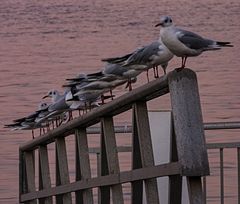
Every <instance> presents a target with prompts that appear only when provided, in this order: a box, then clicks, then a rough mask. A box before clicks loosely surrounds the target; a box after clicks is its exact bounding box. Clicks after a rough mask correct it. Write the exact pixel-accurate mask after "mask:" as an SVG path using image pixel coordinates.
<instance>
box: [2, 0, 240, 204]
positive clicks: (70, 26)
mask: <svg viewBox="0 0 240 204" xmlns="http://www.w3.org/2000/svg"><path fill="white" fill-rule="evenodd" d="M239 11H240V3H239V1H238V0H229V1H223V0H210V1H206V0H204V1H198V2H196V1H189V0H185V1H182V2H179V1H176V0H174V1H157V0H152V1H146V0H139V1H132V0H128V1H127V0H124V1H122V0H121V1H120V0H114V1H113V0H112V1H111V0H108V1H100V0H98V1H87V0H83V1H70V0H59V1H50V0H43V1H27V0H3V1H1V4H0V42H1V48H0V70H1V74H0V82H1V83H0V103H1V110H0V114H1V117H0V124H1V126H0V135H1V139H0V141H1V142H0V170H1V174H0V203H8V204H15V203H17V200H18V147H19V145H20V144H22V143H24V142H26V141H28V140H30V139H31V133H30V132H28V131H19V132H11V131H9V130H7V129H4V128H3V124H6V123H10V122H11V121H12V120H13V119H16V118H19V117H22V116H25V115H27V114H29V113H31V112H32V111H34V110H35V109H36V107H37V104H38V103H39V102H40V101H41V96H43V95H44V94H45V93H46V92H47V91H48V90H49V89H52V88H56V89H59V90H61V91H63V90H62V88H61V86H62V84H63V83H64V80H65V78H67V77H73V76H75V75H76V74H79V73H81V72H85V73H91V72H95V71H98V70H100V69H101V68H102V67H103V66H104V63H102V62H101V61H100V59H101V58H105V57H113V56H119V55H122V54H126V53H128V52H130V51H132V50H134V49H135V48H137V47H139V46H142V45H146V44H148V43H149V42H152V41H154V40H156V39H158V36H159V30H158V28H155V27H154V25H155V24H156V23H158V21H159V18H160V15H166V14H167V15H171V16H172V18H173V20H174V21H175V23H176V25H178V26H181V27H183V28H185V29H188V30H191V31H194V32H197V33H199V34H201V35H202V36H205V37H208V38H212V39H216V40H222V41H231V42H232V44H233V45H234V47H233V48H229V49H223V50H220V51H216V52H208V53H204V54H202V55H201V56H199V57H196V58H189V59H188V62H187V66H188V67H190V68H192V69H193V70H194V71H196V72H197V76H198V83H199V88H200V96H201V102H202V110H203V117H204V121H206V122H207V121H211V122H212V121H239V118H240V117H239V115H240V103H239V100H240V95H239V77H240V68H239V59H240V52H239V47H240V32H239V31H240V21H239V19H240V12H239ZM180 61H181V60H180V59H179V58H174V59H173V60H172V61H171V62H170V64H169V67H168V69H167V71H170V70H173V69H174V68H175V67H178V66H179V64H180ZM144 83H146V76H145V74H142V75H141V76H140V77H139V80H138V82H137V83H136V84H135V85H134V86H135V87H137V86H140V85H142V84H144ZM125 91H126V90H124V88H123V87H121V88H118V89H117V90H116V91H115V93H116V95H121V94H122V93H124V92H125ZM168 101H169V100H168V98H167V97H166V98H163V99H162V102H161V103H157V102H151V103H150V105H149V106H150V108H151V109H168V108H169V104H168V103H167V102H168ZM117 122H121V123H127V122H128V121H125V117H122V118H118V119H117ZM227 135H228V136H227V137H226V134H225V132H224V131H219V132H217V133H212V132H211V133H210V132H209V133H208V134H207V141H208V142H226V141H239V140H240V135H239V134H238V133H237V131H228V132H227ZM126 140H127V139H126ZM95 142H96V141H95ZM123 143H126V144H127V143H128V142H127V141H125V140H122V141H119V144H123ZM234 154H235V153H231V152H230V153H228V154H227V156H228V157H229V158H230V160H229V161H231V159H232V158H233V157H234ZM214 162H217V161H213V163H214ZM126 165H127V164H126ZM227 165H228V164H227ZM229 165H230V166H231V165H232V164H229ZM229 165H228V166H229ZM230 175H231V173H230ZM232 178H233V177H232ZM231 181H232V180H231ZM209 182H213V185H214V186H218V185H219V184H218V183H217V180H216V179H215V180H214V181H209ZM233 183H234V181H233V182H229V184H228V187H227V189H229V190H227V191H232V192H233V189H234V187H233V185H234V184H233ZM209 191H211V192H212V191H214V188H212V189H211V190H210V189H209ZM212 200H214V199H212ZM227 201H229V202H231V200H230V199H229V200H227ZM212 203H215V202H212Z"/></svg>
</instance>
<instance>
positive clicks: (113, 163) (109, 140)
mask: <svg viewBox="0 0 240 204" xmlns="http://www.w3.org/2000/svg"><path fill="white" fill-rule="evenodd" d="M101 122H102V125H103V135H104V141H105V146H106V155H107V162H108V171H109V173H110V174H119V172H120V168H119V160H118V152H117V144H116V138H115V133H114V124H113V118H112V117H104V118H103V119H102V120H101ZM111 189H112V200H113V203H114V204H123V192H122V185H121V184H116V185H113V186H111Z"/></svg>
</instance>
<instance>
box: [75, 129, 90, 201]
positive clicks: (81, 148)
mask: <svg viewBox="0 0 240 204" xmlns="http://www.w3.org/2000/svg"><path fill="white" fill-rule="evenodd" d="M75 135H76V138H77V147H78V153H79V159H80V169H81V180H82V179H83V180H84V179H90V178H91V168H90V160H89V152H88V142H87V133H86V128H85V129H77V130H76V131H75ZM82 196H83V203H86V204H93V192H92V189H85V190H83V192H82Z"/></svg>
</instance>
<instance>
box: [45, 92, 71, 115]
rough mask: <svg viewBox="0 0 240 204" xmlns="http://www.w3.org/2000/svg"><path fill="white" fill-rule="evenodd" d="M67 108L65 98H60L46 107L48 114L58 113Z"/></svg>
mask: <svg viewBox="0 0 240 204" xmlns="http://www.w3.org/2000/svg"><path fill="white" fill-rule="evenodd" d="M68 108H69V106H68V105H67V104H66V102H65V96H64V97H62V98H60V99H59V100H58V101H57V102H56V103H53V104H51V105H50V106H49V107H48V110H49V111H50V112H52V111H55V110H59V111H64V110H67V109H68Z"/></svg>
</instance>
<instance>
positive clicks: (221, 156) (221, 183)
mask: <svg viewBox="0 0 240 204" xmlns="http://www.w3.org/2000/svg"><path fill="white" fill-rule="evenodd" d="M219 150H220V151H219V154H220V196H221V204H224V169H223V148H220V149H219Z"/></svg>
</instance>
